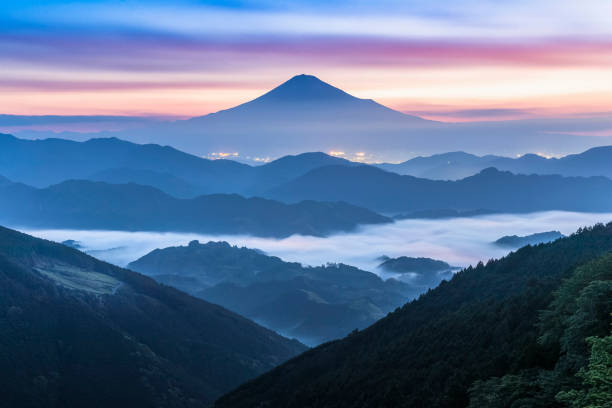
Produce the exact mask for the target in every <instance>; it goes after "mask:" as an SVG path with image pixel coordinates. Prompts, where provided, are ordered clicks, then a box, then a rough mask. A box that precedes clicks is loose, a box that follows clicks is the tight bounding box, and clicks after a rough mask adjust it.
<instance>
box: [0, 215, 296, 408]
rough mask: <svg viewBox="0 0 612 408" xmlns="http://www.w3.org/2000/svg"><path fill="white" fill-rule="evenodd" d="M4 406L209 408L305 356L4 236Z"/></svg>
mask: <svg viewBox="0 0 612 408" xmlns="http://www.w3.org/2000/svg"><path fill="white" fill-rule="evenodd" d="M0 310H2V315H1V317H0V350H2V353H0V383H1V384H2V385H1V386H0V389H1V391H2V405H4V406H12V407H17V406H18V407H57V406H134V407H145V406H165V407H189V406H206V405H207V404H209V403H210V402H212V401H213V400H214V399H215V398H216V397H218V396H219V395H220V394H221V393H223V392H226V391H228V390H230V389H231V388H233V387H235V386H237V385H238V384H240V383H242V382H244V381H246V380H248V379H250V378H252V377H254V376H256V375H258V374H261V373H263V372H265V371H267V370H269V369H270V368H272V367H274V366H275V365H277V364H279V363H281V362H283V361H285V360H287V359H288V358H290V357H292V356H295V355H296V354H298V353H299V352H301V351H303V350H304V349H305V347H304V346H302V345H301V344H299V343H298V342H297V341H295V340H288V339H285V338H283V337H281V336H279V335H277V334H276V333H274V332H272V331H270V330H267V329H264V328H263V327H261V326H258V325H256V324H255V323H253V322H251V321H249V320H247V319H245V318H243V317H241V316H238V315H236V314H234V313H232V312H229V311H227V310H225V309H223V308H222V307H220V306H217V305H213V304H210V303H207V302H205V301H203V300H200V299H195V298H193V297H191V296H188V295H186V294H184V293H182V292H179V291H177V290H175V289H172V288H169V287H166V286H163V285H159V284H157V283H155V281H153V280H152V279H150V278H147V277H145V276H142V275H140V274H137V273H135V272H131V271H129V270H126V269H121V268H118V267H115V266H112V265H110V264H107V263H104V262H101V261H98V260H96V259H94V258H92V257H90V256H87V255H85V254H83V253H81V252H79V251H78V250H76V249H73V248H69V247H66V246H63V245H60V244H56V243H53V242H49V241H45V240H41V239H37V238H34V237H31V236H28V235H25V234H21V233H19V232H16V231H12V230H9V229H6V228H1V227H0Z"/></svg>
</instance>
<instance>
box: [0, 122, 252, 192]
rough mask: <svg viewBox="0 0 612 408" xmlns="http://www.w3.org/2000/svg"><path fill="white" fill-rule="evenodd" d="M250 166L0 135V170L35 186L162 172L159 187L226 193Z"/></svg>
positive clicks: (109, 142) (125, 145) (95, 142)
mask: <svg viewBox="0 0 612 408" xmlns="http://www.w3.org/2000/svg"><path fill="white" fill-rule="evenodd" d="M251 169H252V168H251V167H250V166H247V165H244V164H240V163H237V162H234V161H230V160H206V159H202V158H200V157H196V156H193V155H190V154H187V153H183V152H180V151H178V150H176V149H173V148H171V147H168V146H159V145H153V144H148V145H138V144H134V143H130V142H126V141H123V140H119V139H114V138H111V139H91V140H88V141H86V142H74V141H70V140H63V139H45V140H23V139H18V138H16V137H13V136H10V135H2V134H0V174H2V175H4V176H5V177H8V178H9V179H11V180H14V181H18V182H22V183H25V184H29V185H32V186H35V187H48V186H49V185H53V184H57V183H61V182H63V181H66V180H71V179H81V180H82V179H88V178H90V177H92V178H93V179H103V180H105V181H114V180H119V181H122V182H123V181H130V182H142V181H143V179H146V180H147V181H150V180H154V179H155V178H156V177H159V175H164V177H166V180H163V181H157V182H156V183H158V185H157V187H161V186H162V185H166V184H167V183H168V182H172V183H177V182H178V183H179V184H180V185H188V186H190V185H191V186H197V187H198V193H199V194H205V193H224V192H234V191H236V190H238V189H240V188H241V186H240V185H236V183H238V182H239V181H240V180H243V181H244V182H245V183H246V184H248V183H249V182H250V181H249V174H250V171H251ZM105 172H106V173H105ZM109 172H110V174H109ZM134 176H136V177H134ZM168 177H170V179H168ZM177 179H180V180H179V181H177ZM154 182H155V181H154Z"/></svg>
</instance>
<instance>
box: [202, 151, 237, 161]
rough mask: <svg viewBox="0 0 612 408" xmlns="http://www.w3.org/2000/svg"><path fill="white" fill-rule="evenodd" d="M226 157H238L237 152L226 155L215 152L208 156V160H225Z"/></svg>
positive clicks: (225, 153)
mask: <svg viewBox="0 0 612 408" xmlns="http://www.w3.org/2000/svg"><path fill="white" fill-rule="evenodd" d="M228 157H238V152H233V153H227V152H215V153H211V154H209V155H208V158H209V159H212V160H217V159H227V158H228Z"/></svg>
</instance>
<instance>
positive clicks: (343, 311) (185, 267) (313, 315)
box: [129, 241, 442, 345]
mask: <svg viewBox="0 0 612 408" xmlns="http://www.w3.org/2000/svg"><path fill="white" fill-rule="evenodd" d="M129 268H130V269H133V270H135V271H138V272H141V273H143V274H145V275H148V276H150V277H152V278H153V279H155V280H157V281H159V282H163V283H165V284H168V285H171V286H175V287H177V288H180V289H183V290H185V291H187V292H189V293H191V294H193V295H194V296H197V297H200V298H202V299H205V300H208V301H210V302H212V303H216V304H219V305H221V306H223V307H226V308H228V309H230V310H232V311H235V312H237V313H239V314H241V315H243V316H246V317H248V318H250V319H253V320H254V321H256V322H258V323H259V324H262V325H263V326H265V327H268V328H270V329H272V330H274V331H276V332H279V333H283V334H285V335H287V336H290V337H294V338H297V339H298V340H300V341H302V342H304V343H305V344H308V345H318V344H320V343H322V342H324V341H329V340H332V339H337V338H341V337H344V336H346V335H347V334H348V333H350V332H351V331H353V330H354V329H363V328H365V327H367V326H369V325H371V324H372V323H374V322H375V321H376V320H378V319H380V318H382V317H384V316H385V315H386V314H387V313H388V312H390V311H392V310H394V309H395V308H397V307H398V306H400V305H402V304H404V303H405V302H406V301H407V300H409V299H412V298H414V297H416V296H417V295H418V294H420V293H421V291H422V290H423V288H421V287H420V286H418V285H411V284H408V283H401V282H398V281H395V280H387V281H383V280H382V279H381V278H379V277H378V276H377V275H375V274H373V273H371V272H366V271H362V270H359V269H357V268H354V267H351V266H348V265H343V264H329V265H326V266H319V267H304V266H302V265H300V264H299V263H294V262H284V261H282V260H281V259H279V258H277V257H273V256H268V255H265V254H263V253H261V252H260V251H257V250H253V249H249V248H238V247H235V246H234V247H232V246H230V245H229V244H228V243H226V242H208V243H206V244H200V243H199V242H197V241H192V242H190V243H189V245H187V246H179V247H170V248H164V249H156V250H154V251H152V252H150V253H149V254H147V255H145V256H143V257H142V258H140V259H138V260H136V261H134V262H132V263H130V264H129ZM440 280H442V277H440V278H439V279H438V280H437V281H436V282H435V284H437V283H439V282H440ZM435 284H434V286H435Z"/></svg>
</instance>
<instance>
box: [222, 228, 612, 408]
mask: <svg viewBox="0 0 612 408" xmlns="http://www.w3.org/2000/svg"><path fill="white" fill-rule="evenodd" d="M610 250H612V224H608V225H607V226H603V225H597V226H595V227H593V228H589V229H583V230H580V231H579V232H578V233H577V234H574V235H572V236H571V237H568V238H563V239H560V240H557V241H555V242H554V243H550V244H542V245H538V246H537V247H530V246H528V247H524V248H522V249H521V250H519V251H517V252H514V253H511V254H510V255H508V256H507V257H505V258H502V259H500V260H497V261H490V262H488V263H487V265H486V266H485V265H483V264H479V265H478V266H477V267H475V268H472V267H470V268H467V269H465V270H463V271H461V272H459V273H458V274H456V275H455V276H454V277H453V279H452V280H451V281H450V282H447V283H443V284H441V285H440V286H439V287H438V288H436V289H435V290H432V291H430V292H428V293H427V294H425V295H423V296H421V297H420V298H419V299H418V300H416V301H413V302H411V303H409V304H407V305H405V306H404V307H402V308H401V309H399V310H398V311H396V312H394V313H392V314H390V315H389V316H388V317H386V318H384V319H382V320H380V321H379V322H377V323H376V324H374V325H373V326H371V327H369V328H368V329H366V330H363V331H361V332H359V333H355V334H353V335H351V336H348V337H347V338H345V339H343V340H340V341H336V342H332V343H327V344H324V345H321V346H319V347H317V348H315V349H313V350H310V351H308V352H306V353H304V354H302V355H300V356H298V357H297V358H294V359H292V360H290V361H289V362H287V363H285V364H284V365H282V366H280V367H278V368H276V369H274V370H272V371H271V372H269V373H267V374H265V375H263V376H261V377H259V378H257V379H255V380H253V381H251V382H249V383H247V384H245V385H243V386H241V387H239V388H238V389H237V390H235V391H233V392H231V393H229V394H228V395H226V396H224V397H222V398H221V399H220V400H219V401H217V403H216V406H217V407H232V408H240V407H253V406H282V407H288V408H291V407H312V406H316V407H322V408H332V407H334V408H335V407H350V406H376V407H461V406H467V404H468V402H469V396H468V389H469V388H470V386H471V385H472V384H473V383H474V382H475V381H476V380H479V379H488V378H490V377H496V376H501V375H505V374H508V373H513V372H518V371H519V370H521V369H525V368H528V367H542V368H546V367H548V368H550V367H551V365H553V364H554V362H555V361H556V359H557V358H558V356H559V349H558V348H556V347H555V345H554V344H553V345H551V346H539V345H538V335H539V331H538V327H537V326H536V325H537V323H538V314H537V312H536V311H538V310H542V309H545V308H546V307H547V306H548V305H549V303H550V302H551V300H552V299H553V291H554V290H555V289H556V288H558V287H559V285H560V283H561V280H562V279H563V278H565V277H567V276H569V275H570V274H571V273H572V270H573V269H574V268H575V267H577V266H579V265H581V264H583V263H585V262H588V261H589V260H592V259H594V258H596V257H599V256H601V255H603V254H605V253H606V252H608V251H610ZM549 402H550V401H549ZM480 406H483V405H480ZM504 406H505V405H504ZM549 406H551V405H549ZM552 406H554V405H552Z"/></svg>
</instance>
